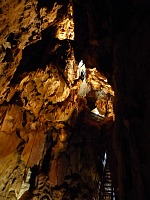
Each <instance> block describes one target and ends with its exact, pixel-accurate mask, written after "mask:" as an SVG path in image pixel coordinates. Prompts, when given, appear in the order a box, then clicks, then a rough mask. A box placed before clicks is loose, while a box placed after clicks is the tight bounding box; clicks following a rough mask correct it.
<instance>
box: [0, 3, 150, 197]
mask: <svg viewBox="0 0 150 200" xmlns="http://www.w3.org/2000/svg"><path fill="white" fill-rule="evenodd" d="M71 5H72V9H73V10H74V14H73V16H72V10H70V2H69V1H63V0H58V1H42V0H39V1H37V0H35V1H30V0H21V1H17V0H15V1H8V0H7V1H3V2H2V1H1V6H0V15H1V18H0V20H1V21H0V28H1V29H0V32H1V36H0V38H1V46H0V52H1V55H0V58H1V64H0V104H1V105H0V119H1V121H0V129H1V132H0V141H1V145H0V152H1V153H0V180H1V184H0V190H1V193H0V195H1V196H0V197H1V198H2V199H4V198H7V199H13V198H14V199H15V198H19V197H20V196H21V194H20V189H22V190H21V191H25V190H29V191H30V192H29V193H25V196H23V197H22V198H24V199H29V198H30V199H31V198H35V199H42V198H47V199H48V198H49V199H50V198H52V199H62V198H64V199H73V198H74V199H75V198H78V199H86V200H87V199H91V198H92V197H93V196H94V195H97V196H96V197H95V198H98V195H99V191H96V188H97V187H98V184H99V181H100V176H101V174H99V172H100V170H101V169H99V167H100V168H101V166H99V165H101V162H100V161H99V160H98V157H103V154H104V152H105V150H106V149H105V147H106V146H107V145H106V146H105V145H104V147H103V144H105V143H107V142H106V140H102V138H103V137H101V136H103V134H102V135H101V134H99V133H100V130H101V127H99V124H97V122H96V123H95V122H91V120H89V121H88V120H87V121H84V118H82V117H81V120H82V121H83V122H84V123H81V122H79V121H78V120H77V118H78V115H79V114H80V113H81V111H83V110H85V111H86V112H87V110H88V109H87V102H86V99H85V98H83V97H80V96H79V95H78V92H79V90H80V85H81V83H82V81H81V80H80V79H79V77H77V67H78V65H77V62H79V61H80V60H81V59H83V60H84V63H85V64H86V66H88V67H90V68H94V67H96V68H97V69H98V70H100V71H102V73H103V74H105V75H106V76H107V78H108V80H109V81H110V82H111V83H112V82H113V85H114V89H115V95H116V100H115V115H116V117H115V129H114V135H113V149H114V151H115V155H114V157H116V158H117V162H115V166H113V164H114V160H112V161H111V165H112V168H115V170H114V171H113V172H114V176H113V178H114V180H115V184H116V195H117V196H118V198H119V199H120V200H130V199H133V200H134V199H136V200H137V199H139V200H141V199H143V200H148V199H150V197H149V191H148V190H149V178H150V174H149V158H150V155H149V152H150V151H149V140H150V139H149V82H148V80H149V47H150V44H149V31H150V30H149V23H150V16H149V2H148V0H145V1H142V0H141V1H140V0H137V1H136V0H128V1H125V0H121V1H119V0H113V1H110V0H108V1H96V0H95V1H91V0H89V1H87V2H85V1H84V0H83V1H78V0H75V1H73V4H72V3H71ZM72 17H74V24H73V21H72V20H71V19H72ZM73 25H74V26H75V27H74V30H75V40H74V42H73V40H72V39H73V38H74V34H73ZM74 51H75V53H74ZM113 71H114V80H113V81H112V75H113ZM100 104H101V102H100ZM83 113H84V112H83ZM85 116H86V114H85ZM79 119H80V118H79ZM108 121H109V120H108ZM110 122H111V123H110V124H111V125H112V120H110ZM75 125H76V126H77V127H76V126H75ZM87 125H88V127H87ZM73 127H75V129H74V128H73ZM78 127H80V128H78ZM106 127H107V126H106ZM86 128H87V129H86ZM83 130H84V131H83ZM93 130H94V133H95V135H93V134H91V133H92V131H93ZM110 132H111V133H112V129H111V131H108V133H109V134H108V138H109V137H110ZM101 133H103V132H101ZM96 135H97V136H96ZM106 136H107V135H106ZM95 137H96V138H95ZM106 138H107V137H106ZM95 141H97V143H96V145H95ZM98 144H100V145H99V146H98ZM83 146H84V148H83ZM100 146H101V147H100ZM99 148H101V150H100V149H99ZM87 152H88V155H89V157H88V158H87V157H86V156H87ZM81 155H82V157H83V156H85V158H82V159H81ZM93 155H95V156H93ZM112 156H113V155H112ZM88 159H89V162H88V161H87V160H88ZM91 163H93V165H91ZM98 164H99V165H98ZM116 170H117V171H116ZM31 174H32V175H31ZM30 176H31V177H30ZM29 188H30V189H29ZM45 191H46V192H45Z"/></svg>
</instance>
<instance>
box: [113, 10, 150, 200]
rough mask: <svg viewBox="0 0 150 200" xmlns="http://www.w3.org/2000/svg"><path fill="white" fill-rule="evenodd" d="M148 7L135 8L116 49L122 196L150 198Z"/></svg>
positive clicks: (117, 138) (117, 133) (118, 153)
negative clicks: (137, 9) (135, 10)
mask: <svg viewBox="0 0 150 200" xmlns="http://www.w3.org/2000/svg"><path fill="white" fill-rule="evenodd" d="M149 24H150V15H149V8H147V9H145V8H143V9H140V11H138V12H136V13H135V15H134V17H133V18H132V21H131V23H130V26H129V28H128V30H126V31H124V32H123V33H122V35H121V36H120V37H119V39H118V41H117V43H116V49H115V72H114V76H115V92H116V93H115V94H116V129H115V131H116V133H115V136H114V144H115V147H116V152H117V156H118V161H119V162H118V179H119V186H120V189H121V191H120V195H121V196H120V199H139V200H140V199H145V200H146V199H149V198H150V196H149V189H148V188H149V184H150V182H149V178H150V174H149V167H150V161H149V159H150V154H149V152H150V149H149V140H150V138H149V120H150V119H149V87H150V84H149V81H148V80H149V74H150V68H149V62H150V61H149V52H150V39H149V31H150V29H149Z"/></svg>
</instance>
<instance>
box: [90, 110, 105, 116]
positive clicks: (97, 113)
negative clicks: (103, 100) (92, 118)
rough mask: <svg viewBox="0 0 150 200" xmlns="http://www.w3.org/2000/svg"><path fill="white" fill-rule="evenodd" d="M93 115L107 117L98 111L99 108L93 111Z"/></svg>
mask: <svg viewBox="0 0 150 200" xmlns="http://www.w3.org/2000/svg"><path fill="white" fill-rule="evenodd" d="M91 113H93V114H95V115H98V116H101V117H105V115H101V114H100V113H99V111H98V109H97V108H94V109H93V110H92V111H91Z"/></svg>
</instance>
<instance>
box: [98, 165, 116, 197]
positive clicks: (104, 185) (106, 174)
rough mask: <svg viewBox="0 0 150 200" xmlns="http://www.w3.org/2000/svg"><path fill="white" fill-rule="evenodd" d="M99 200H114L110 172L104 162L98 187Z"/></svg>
mask: <svg viewBox="0 0 150 200" xmlns="http://www.w3.org/2000/svg"><path fill="white" fill-rule="evenodd" d="M99 199H100V200H115V193H114V188H113V183H112V179H111V172H110V167H109V164H108V162H106V165H105V168H104V171H103V176H102V180H101V187H100V198H99Z"/></svg>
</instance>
